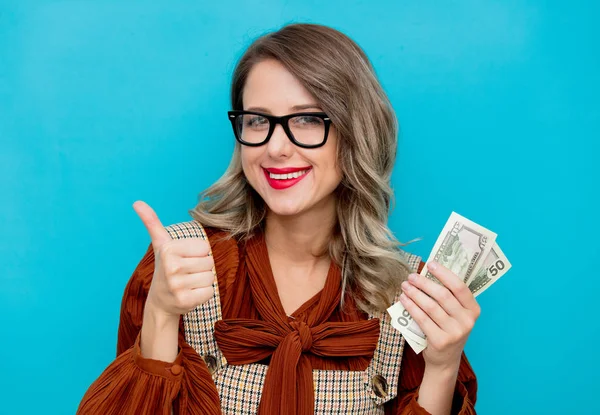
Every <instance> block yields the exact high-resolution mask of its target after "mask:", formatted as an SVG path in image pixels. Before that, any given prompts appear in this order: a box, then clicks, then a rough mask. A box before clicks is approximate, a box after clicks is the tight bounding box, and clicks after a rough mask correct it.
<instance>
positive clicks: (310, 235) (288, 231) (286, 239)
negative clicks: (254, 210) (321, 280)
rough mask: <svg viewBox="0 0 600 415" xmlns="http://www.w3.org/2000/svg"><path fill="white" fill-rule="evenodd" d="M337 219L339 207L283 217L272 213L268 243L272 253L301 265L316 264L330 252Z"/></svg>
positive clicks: (267, 236) (266, 234) (267, 226)
mask: <svg viewBox="0 0 600 415" xmlns="http://www.w3.org/2000/svg"><path fill="white" fill-rule="evenodd" d="M335 221H336V213H335V206H332V207H331V208H329V209H327V211H326V212H324V211H322V210H321V211H319V212H306V213H305V214H302V215H294V216H279V215H275V214H274V213H273V212H269V213H268V214H267V218H266V225H265V242H266V244H267V247H268V249H269V252H271V253H273V254H275V255H277V256H279V257H281V258H284V259H285V260H287V261H290V262H292V263H297V264H306V263H314V262H317V261H319V260H322V259H323V257H324V256H327V255H328V250H327V247H328V245H329V241H330V239H331V236H332V235H333V228H334V225H335Z"/></svg>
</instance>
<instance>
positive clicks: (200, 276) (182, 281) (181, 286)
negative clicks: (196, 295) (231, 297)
mask: <svg viewBox="0 0 600 415" xmlns="http://www.w3.org/2000/svg"><path fill="white" fill-rule="evenodd" d="M214 282H215V274H214V273H213V272H212V271H205V272H198V273H195V274H185V275H177V276H175V277H173V278H172V279H171V281H170V287H171V290H173V291H177V290H195V289H200V288H206V287H210V286H211V285H212V284H213V283H214Z"/></svg>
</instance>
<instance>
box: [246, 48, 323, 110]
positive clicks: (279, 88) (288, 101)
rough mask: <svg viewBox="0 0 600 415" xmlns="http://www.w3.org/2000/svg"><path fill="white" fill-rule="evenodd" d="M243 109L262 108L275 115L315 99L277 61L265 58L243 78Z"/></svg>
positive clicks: (313, 101) (311, 102) (310, 102)
mask: <svg viewBox="0 0 600 415" xmlns="http://www.w3.org/2000/svg"><path fill="white" fill-rule="evenodd" d="M242 100H243V105H244V109H248V108H252V107H261V108H265V109H268V110H269V112H271V113H273V114H275V115H283V114H286V113H288V112H291V110H292V108H293V107H294V106H298V105H306V104H315V106H316V100H315V99H314V97H313V96H312V95H311V94H310V92H308V90H307V89H306V88H305V87H304V86H303V85H302V83H301V82H300V81H299V80H298V78H296V77H295V76H294V75H293V74H292V73H291V72H290V71H288V70H287V69H286V67H285V66H283V65H282V64H281V63H280V62H279V61H277V60H275V59H267V60H263V61H260V62H259V63H257V64H255V65H254V66H253V67H252V69H251V70H250V72H249V73H248V78H247V79H246V84H245V85H244V92H243V97H242Z"/></svg>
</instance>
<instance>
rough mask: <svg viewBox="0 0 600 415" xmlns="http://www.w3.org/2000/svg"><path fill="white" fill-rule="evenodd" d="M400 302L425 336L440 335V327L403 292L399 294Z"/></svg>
mask: <svg viewBox="0 0 600 415" xmlns="http://www.w3.org/2000/svg"><path fill="white" fill-rule="evenodd" d="M400 302H401V303H402V305H403V306H404V308H405V309H406V311H408V312H409V314H410V316H411V317H412V318H413V320H414V321H416V322H417V324H418V325H419V327H420V328H421V330H422V331H423V333H425V336H427V337H432V336H440V335H441V334H442V329H440V328H439V327H438V325H437V324H435V322H434V321H433V320H432V319H431V318H430V317H429V316H428V315H427V313H425V312H424V311H423V310H421V308H420V307H419V306H418V305H417V304H415V302H414V301H413V300H411V299H410V298H409V297H408V296H407V295H406V294H405V293H402V294H401V295H400Z"/></svg>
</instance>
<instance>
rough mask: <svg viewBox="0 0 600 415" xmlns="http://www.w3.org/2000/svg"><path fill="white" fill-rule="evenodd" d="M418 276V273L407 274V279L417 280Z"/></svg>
mask: <svg viewBox="0 0 600 415" xmlns="http://www.w3.org/2000/svg"><path fill="white" fill-rule="evenodd" d="M418 276H419V274H408V280H409V281H412V282H415V281H416V280H417V277H418Z"/></svg>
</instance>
